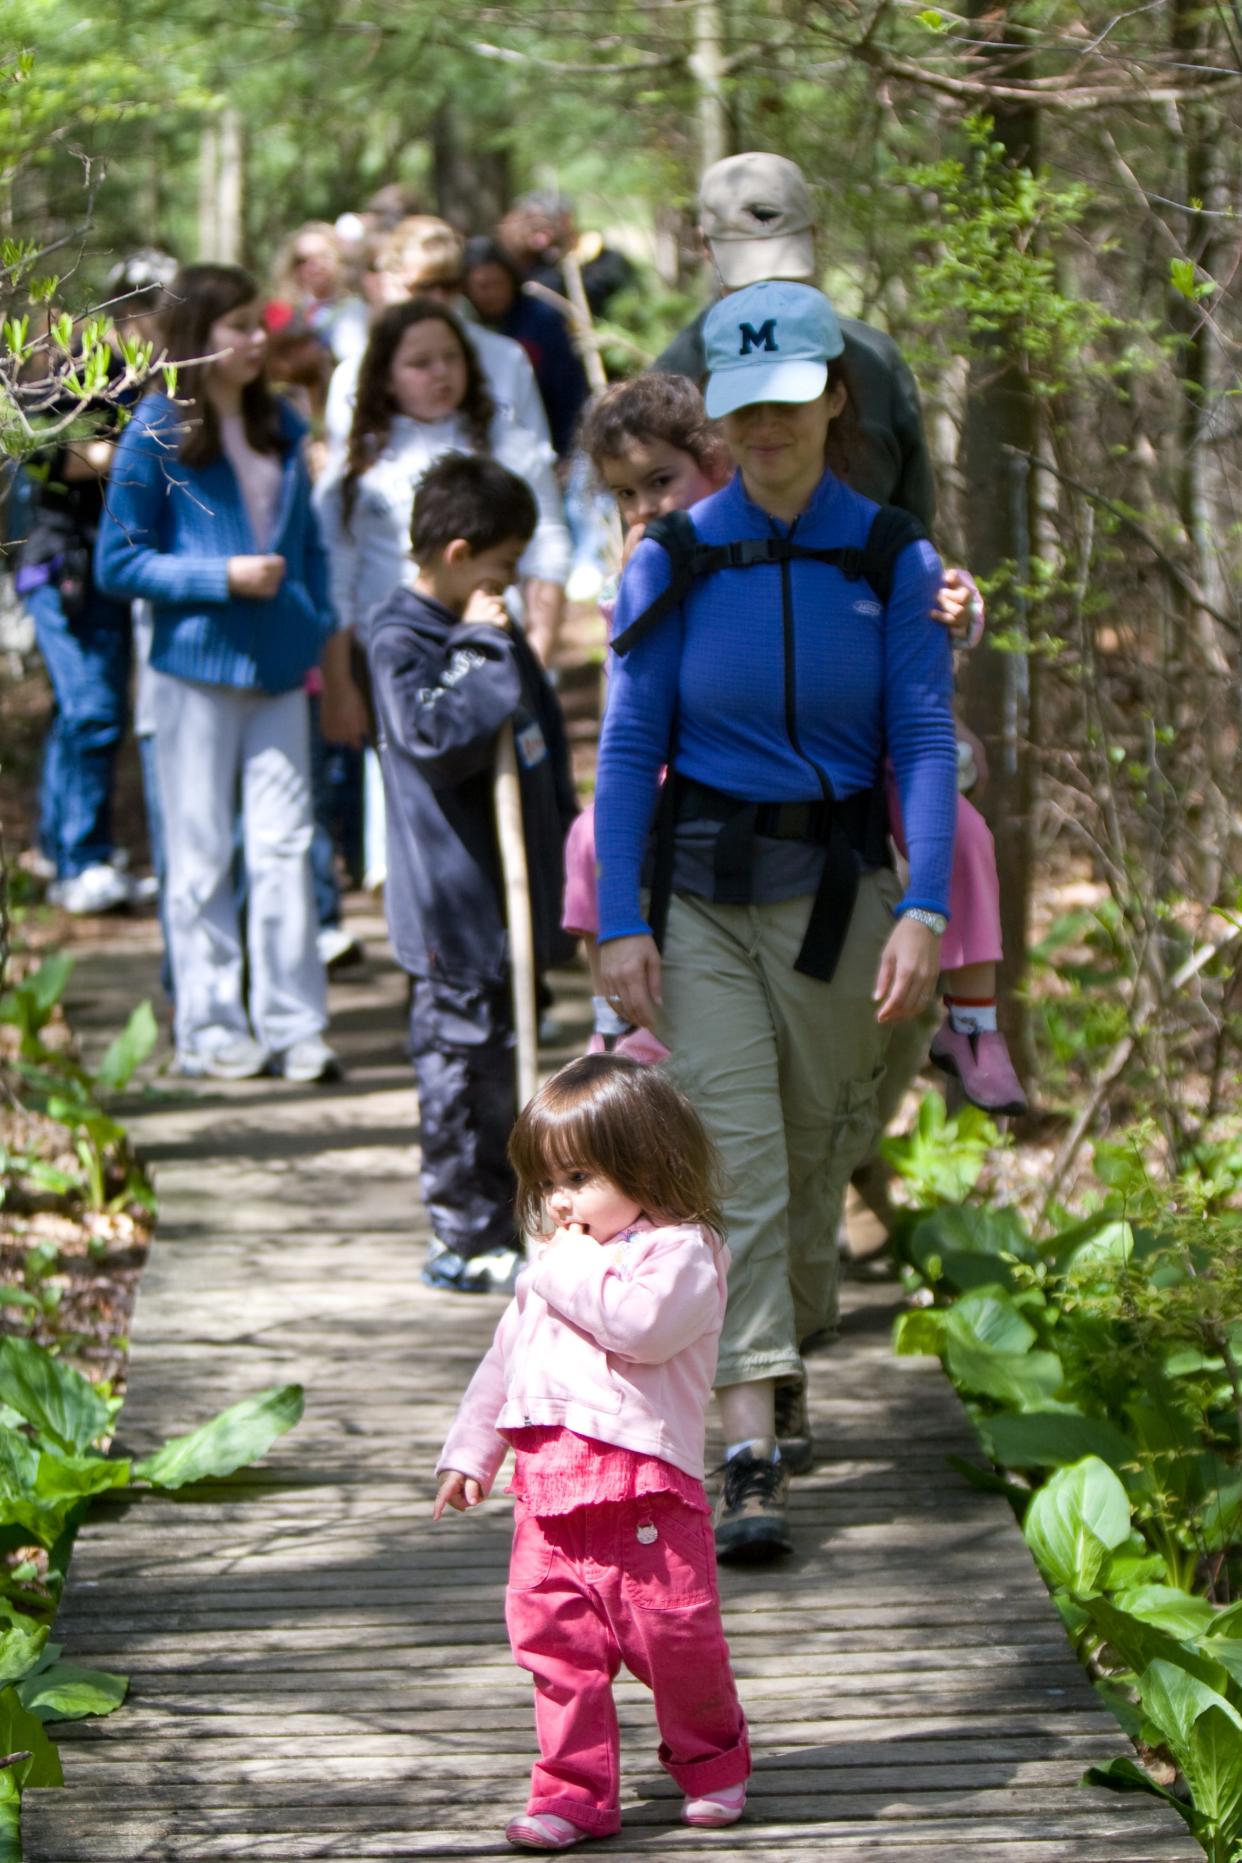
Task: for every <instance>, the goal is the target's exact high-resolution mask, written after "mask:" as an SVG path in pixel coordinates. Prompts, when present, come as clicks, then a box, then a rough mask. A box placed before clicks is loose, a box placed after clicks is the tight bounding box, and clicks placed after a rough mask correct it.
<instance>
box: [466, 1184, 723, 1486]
mask: <svg viewBox="0 0 1242 1863" xmlns="http://www.w3.org/2000/svg"><path fill="white" fill-rule="evenodd" d="M728 1262H729V1252H728V1250H727V1249H726V1248H725V1246H724V1244H723V1242H718V1241H717V1240H716V1239H715V1238H714V1237H713V1236H712V1235H711V1233H710V1231H708V1230H704V1229H701V1228H699V1227H698V1225H697V1224H685V1225H677V1226H676V1227H670V1228H667V1229H657V1228H655V1227H654V1225H653V1224H651V1223H649V1222H647V1221H645V1220H644V1221H642V1222H639V1223H636V1224H635V1225H634V1228H633V1229H631V1230H627V1231H626V1232H624V1234H623V1235H622V1236H621V1237H619V1238H617V1239H616V1240H614V1241H611V1242H604V1243H598V1244H597V1243H592V1242H590V1241H589V1240H584V1241H583V1242H582V1244H581V1245H580V1246H578V1247H572V1248H571V1247H563V1246H558V1247H556V1248H548V1249H545V1250H544V1252H543V1254H542V1256H541V1257H540V1258H539V1260H538V1261H536V1262H534V1263H533V1264H532V1266H531V1267H529V1268H527V1269H525V1270H524V1272H523V1273H522V1275H521V1277H520V1279H519V1281H518V1284H517V1292H516V1293H515V1295H514V1297H513V1299H512V1300H511V1301H510V1303H509V1305H508V1307H507V1308H506V1310H505V1312H504V1314H503V1315H502V1317H501V1321H500V1325H499V1326H498V1327H497V1328H496V1336H495V1338H494V1339H493V1340H492V1343H491V1346H490V1348H489V1350H488V1352H487V1354H486V1356H485V1357H484V1359H483V1361H482V1363H481V1364H480V1366H479V1368H478V1370H477V1371H476V1372H475V1374H474V1377H473V1378H472V1379H471V1380H470V1384H469V1386H468V1388H467V1390H466V1395H465V1396H464V1397H463V1398H462V1400H461V1405H460V1408H459V1409H458V1412H457V1416H456V1419H455V1420H454V1423H453V1427H452V1429H451V1430H450V1431H449V1435H448V1441H447V1442H446V1443H445V1445H444V1449H443V1451H442V1453H441V1455H440V1460H439V1462H438V1463H437V1464H436V1472H437V1473H440V1472H441V1471H443V1470H444V1469H449V1468H452V1469H458V1470H459V1471H460V1472H461V1473H462V1474H464V1475H473V1476H474V1477H475V1479H476V1480H477V1481H479V1482H481V1483H482V1486H483V1490H484V1492H485V1493H486V1492H487V1490H488V1489H489V1488H490V1487H491V1485H492V1483H493V1481H495V1479H496V1475H497V1473H498V1472H499V1469H500V1465H501V1463H502V1462H503V1461H504V1459H505V1454H506V1452H507V1450H508V1446H509V1445H508V1443H507V1442H506V1441H505V1437H504V1432H505V1431H506V1430H513V1429H521V1428H522V1427H523V1426H524V1425H530V1424H544V1425H547V1424H560V1425H562V1426H563V1427H564V1428H566V1429H570V1430H573V1431H574V1432H575V1434H576V1435H579V1436H590V1437H593V1438H594V1439H595V1440H596V1441H598V1442H605V1443H611V1444H613V1446H614V1447H616V1448H619V1449H632V1450H634V1451H636V1452H637V1453H638V1454H639V1455H654V1456H659V1457H661V1459H662V1460H664V1461H666V1462H671V1463H673V1465H674V1467H676V1468H680V1469H684V1470H685V1472H686V1474H688V1475H692V1476H694V1477H695V1479H696V1480H699V1481H701V1480H702V1479H703V1473H704V1469H703V1450H704V1439H705V1436H706V1422H705V1418H706V1413H707V1403H708V1399H709V1397H710V1396H711V1389H712V1380H713V1378H714V1376H715V1372H716V1347H717V1343H718V1341H719V1338H720V1328H721V1325H722V1324H723V1321H724V1311H725V1296H726V1273H727V1269H728Z"/></svg>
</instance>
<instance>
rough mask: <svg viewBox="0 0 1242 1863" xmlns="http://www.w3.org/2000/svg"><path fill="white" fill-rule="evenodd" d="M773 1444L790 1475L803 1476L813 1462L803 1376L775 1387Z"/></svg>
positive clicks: (813, 1448) (813, 1447)
mask: <svg viewBox="0 0 1242 1863" xmlns="http://www.w3.org/2000/svg"><path fill="white" fill-rule="evenodd" d="M776 1443H777V1447H778V1448H779V1450H780V1452H781V1461H782V1462H783V1463H784V1464H785V1467H786V1468H787V1469H788V1470H789V1472H790V1474H791V1475H805V1474H806V1473H807V1471H808V1469H810V1468H812V1467H813V1466H814V1463H815V1438H814V1437H813V1436H812V1434H811V1420H810V1417H809V1416H808V1414H807V1407H806V1377H805V1374H804V1375H803V1378H802V1380H801V1382H800V1383H799V1382H798V1380H797V1379H794V1378H786V1379H782V1381H781V1382H780V1383H779V1384H778V1385H777V1387H776Z"/></svg>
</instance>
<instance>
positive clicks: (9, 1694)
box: [0, 1688, 65, 1856]
mask: <svg viewBox="0 0 1242 1863" xmlns="http://www.w3.org/2000/svg"><path fill="white" fill-rule="evenodd" d="M0 1752H3V1753H29V1755H30V1758H29V1759H28V1760H22V1761H21V1762H20V1764H18V1765H16V1766H10V1767H6V1768H5V1771H4V1773H0V1778H3V1777H5V1776H6V1775H12V1777H13V1778H14V1779H15V1781H16V1783H17V1785H18V1786H19V1787H21V1788H22V1789H23V1790H24V1789H25V1787H26V1786H28V1785H33V1786H56V1785H63V1784H64V1783H65V1780H64V1775H63V1774H62V1772H61V1770H60V1755H59V1754H58V1753H57V1751H56V1748H55V1747H54V1746H53V1745H52V1743H51V1741H50V1740H49V1739H48V1737H47V1735H46V1734H45V1733H44V1731H43V1723H42V1721H40V1720H39V1719H38V1718H37V1717H36V1716H35V1715H33V1714H31V1713H30V1711H29V1709H28V1708H24V1707H23V1706H22V1703H21V1699H20V1697H19V1695H18V1693H17V1690H16V1689H15V1688H0ZM0 1856H3V1852H0Z"/></svg>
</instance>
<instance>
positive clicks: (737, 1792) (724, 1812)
mask: <svg viewBox="0 0 1242 1863" xmlns="http://www.w3.org/2000/svg"><path fill="white" fill-rule="evenodd" d="M745 1809H746V1787H745V1786H744V1785H726V1786H724V1787H723V1788H722V1789H721V1790H720V1791H719V1792H708V1793H706V1794H705V1795H704V1796H703V1797H702V1798H688V1799H687V1800H686V1802H685V1804H684V1805H683V1806H682V1808H681V1816H682V1822H683V1823H684V1824H696V1825H701V1826H702V1827H703V1828H704V1829H714V1828H718V1827H721V1826H723V1825H726V1824H736V1823H737V1821H738V1819H739V1818H740V1817H741V1815H742V1813H743V1812H744V1811H745Z"/></svg>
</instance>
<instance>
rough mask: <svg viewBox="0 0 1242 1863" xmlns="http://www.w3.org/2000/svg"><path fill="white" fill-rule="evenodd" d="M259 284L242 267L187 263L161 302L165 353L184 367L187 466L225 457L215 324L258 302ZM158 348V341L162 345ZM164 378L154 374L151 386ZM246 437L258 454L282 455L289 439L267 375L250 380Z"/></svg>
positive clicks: (181, 451) (244, 398)
mask: <svg viewBox="0 0 1242 1863" xmlns="http://www.w3.org/2000/svg"><path fill="white" fill-rule="evenodd" d="M258 296H259V287H258V285H257V284H256V283H255V281H254V279H253V278H252V277H251V276H250V273H249V272H245V271H243V270H242V268H241V266H240V265H214V264H210V265H209V264H206V263H204V264H202V265H183V266H182V267H181V269H180V270H179V271H178V273H177V275H176V277H175V278H174V279H173V281H172V283H171V284H170V285H169V286H168V287H167V288H166V289H165V292H164V295H163V298H162V299H161V301H160V310H159V330H160V335H161V337H162V339H163V348H164V354H165V356H166V357H167V359H168V361H169V362H175V363H178V364H179V365H180V372H179V375H178V378H177V399H178V400H179V401H188V402H189V404H190V405H189V408H188V410H187V411H186V413H185V414H184V416H183V424H182V428H181V438H180V442H179V444H178V447H177V457H178V458H179V459H182V460H184V461H185V463H186V465H187V466H209V465H211V463H212V462H213V460H217V459H219V457H220V453H221V446H220V423H219V420H218V419H217V418H216V410H215V408H214V407H213V406H212V404H211V401H210V400H209V399H208V396H207V372H208V369H209V368H210V366H211V365H210V363H207V362H201V361H199V360H198V358H199V357H202V356H206V355H207V354H209V352H210V348H211V343H210V337H209V333H210V330H211V326H212V324H214V323H218V322H219V320H220V318H221V317H227V316H228V315H229V313H230V312H231V311H235V310H240V309H241V307H242V305H243V304H253V303H254V302H256V300H257V299H258ZM157 347H158V345H157ZM158 380H159V372H158V370H157V371H156V374H155V376H153V377H152V381H151V387H154V386H155V384H156V382H157V381H158ZM241 417H242V425H243V427H244V429H245V433H246V439H247V441H248V442H249V444H250V445H251V446H252V447H253V448H254V450H255V452H256V453H279V452H282V451H283V450H284V447H285V439H284V435H283V433H282V430H281V425H280V414H279V410H278V407H277V403H276V399H275V397H274V396H273V394H272V392H271V390H270V389H269V388H268V385H267V379H266V377H265V376H263V375H260V376H257V377H256V379H255V380H254V381H253V382H248V383H247V384H246V386H245V387H244V388H243V389H242V393H241Z"/></svg>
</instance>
